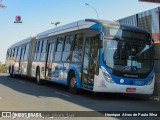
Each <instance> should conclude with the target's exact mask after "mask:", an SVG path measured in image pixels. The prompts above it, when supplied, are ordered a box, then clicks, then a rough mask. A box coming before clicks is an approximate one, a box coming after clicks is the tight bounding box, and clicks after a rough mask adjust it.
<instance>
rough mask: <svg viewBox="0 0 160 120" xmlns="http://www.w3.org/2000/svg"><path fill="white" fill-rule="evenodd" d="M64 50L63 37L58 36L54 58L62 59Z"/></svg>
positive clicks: (56, 59)
mask: <svg viewBox="0 0 160 120" xmlns="http://www.w3.org/2000/svg"><path fill="white" fill-rule="evenodd" d="M62 50H63V38H58V40H57V50H56V53H55V57H54V60H55V61H60V60H61V56H62Z"/></svg>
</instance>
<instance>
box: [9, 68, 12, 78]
mask: <svg viewBox="0 0 160 120" xmlns="http://www.w3.org/2000/svg"><path fill="white" fill-rule="evenodd" d="M11 72H12V71H11V67H10V66H9V76H10V77H12V74H11Z"/></svg>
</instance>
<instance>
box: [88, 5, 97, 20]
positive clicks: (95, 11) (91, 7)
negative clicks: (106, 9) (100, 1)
mask: <svg viewBox="0 0 160 120" xmlns="http://www.w3.org/2000/svg"><path fill="white" fill-rule="evenodd" d="M85 5H87V6H90V7H91V8H92V9H93V10H94V11H95V12H96V14H97V19H99V16H98V12H97V10H96V9H95V8H94V7H93V6H91V5H90V4H88V3H85Z"/></svg>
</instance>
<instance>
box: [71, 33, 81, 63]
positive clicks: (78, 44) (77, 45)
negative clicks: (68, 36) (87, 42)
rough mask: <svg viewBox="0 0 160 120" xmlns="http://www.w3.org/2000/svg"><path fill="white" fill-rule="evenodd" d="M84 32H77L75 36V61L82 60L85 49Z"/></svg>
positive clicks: (73, 59) (73, 58) (73, 57)
mask: <svg viewBox="0 0 160 120" xmlns="http://www.w3.org/2000/svg"><path fill="white" fill-rule="evenodd" d="M83 38H84V36H83V33H80V34H77V35H76V38H75V44H74V48H73V56H72V61H73V62H81V61H82V50H83Z"/></svg>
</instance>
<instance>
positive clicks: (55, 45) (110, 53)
mask: <svg viewBox="0 0 160 120" xmlns="http://www.w3.org/2000/svg"><path fill="white" fill-rule="evenodd" d="M6 72H8V73H9V74H10V76H12V77H14V76H15V75H24V76H28V77H32V78H35V79H36V82H37V84H42V83H43V82H44V81H45V80H46V81H52V82H56V83H59V84H64V85H67V86H68V87H69V91H70V92H71V93H77V92H78V90H79V89H85V90H90V91H94V92H108V93H127V94H128V93H129V94H146V95H151V94H153V90H154V82H155V73H154V52H153V45H152V40H151V36H150V35H149V34H148V33H147V32H146V31H145V30H142V29H140V28H136V27H131V26H127V25H124V24H120V23H118V22H111V21H106V20H95V19H85V20H80V21H77V22H73V23H70V24H67V25H64V26H60V27H56V28H54V29H51V30H48V31H45V32H42V33H39V34H37V35H36V36H35V37H29V38H26V39H24V40H22V41H20V42H18V43H15V44H14V45H12V46H11V47H9V48H8V51H7V55H6Z"/></svg>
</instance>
